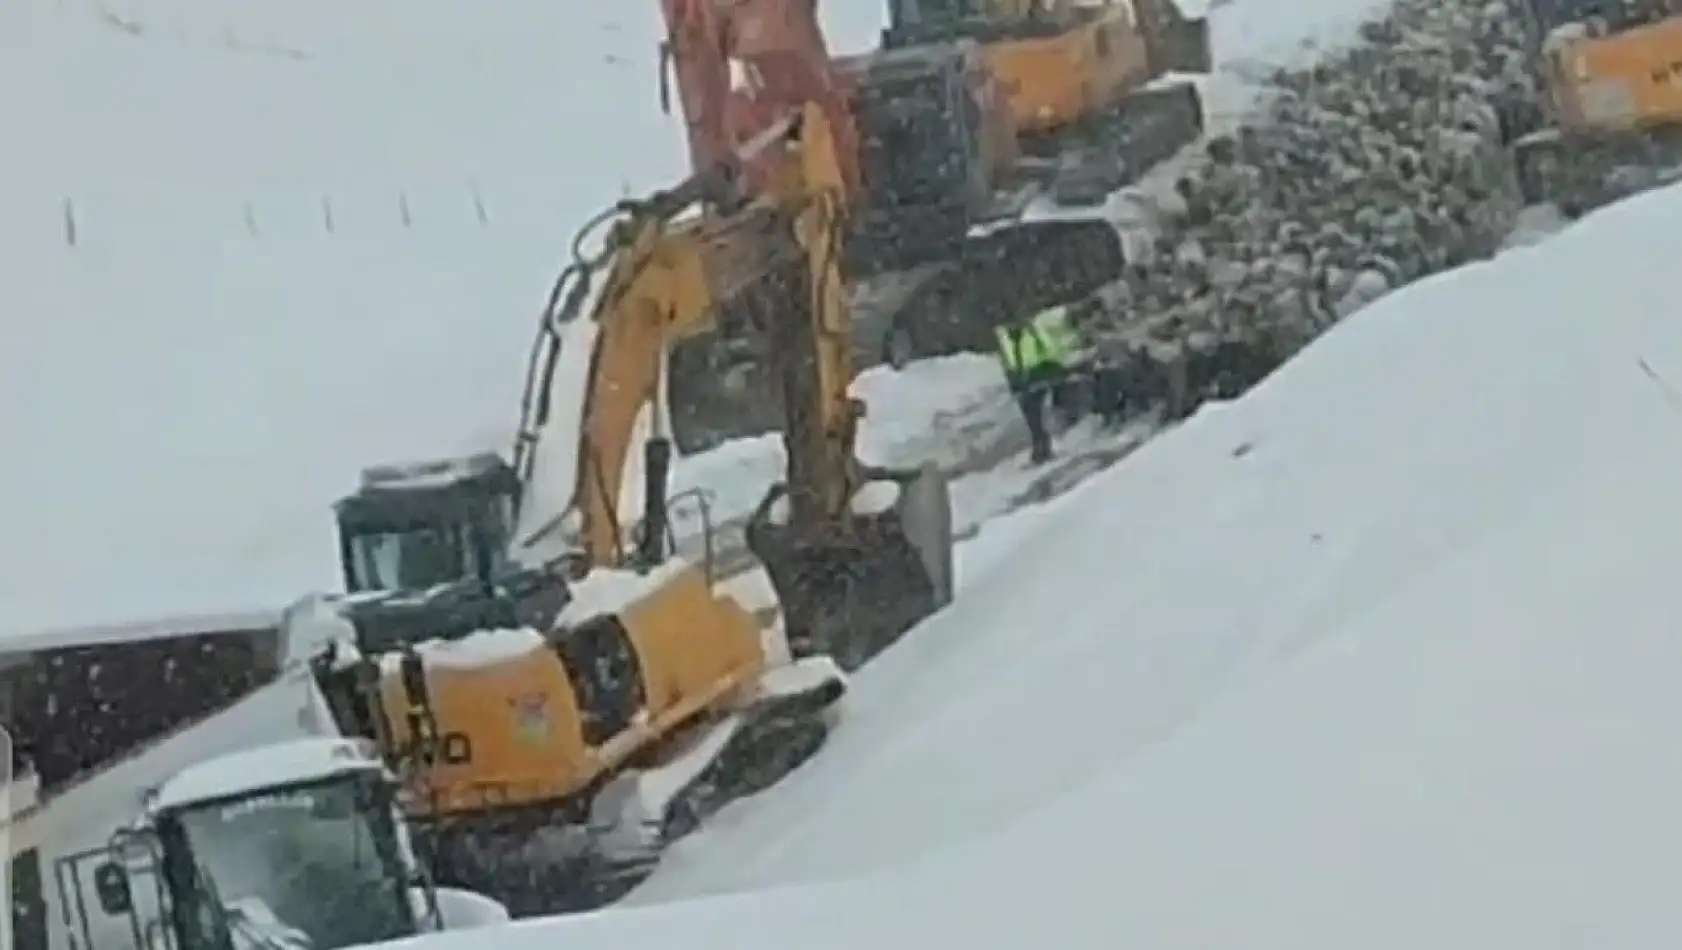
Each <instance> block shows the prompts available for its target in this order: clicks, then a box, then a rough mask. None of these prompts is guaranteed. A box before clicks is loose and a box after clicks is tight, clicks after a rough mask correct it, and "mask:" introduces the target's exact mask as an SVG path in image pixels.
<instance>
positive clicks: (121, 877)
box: [93, 861, 134, 916]
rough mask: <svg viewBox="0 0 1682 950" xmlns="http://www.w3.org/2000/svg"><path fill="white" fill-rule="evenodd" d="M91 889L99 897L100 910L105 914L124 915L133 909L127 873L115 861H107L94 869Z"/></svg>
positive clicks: (132, 898)
mask: <svg viewBox="0 0 1682 950" xmlns="http://www.w3.org/2000/svg"><path fill="white" fill-rule="evenodd" d="M93 888H94V892H95V893H96V894H98V895H99V906H100V909H101V910H104V911H105V912H106V913H107V914H110V915H112V916H116V915H118V914H126V913H128V912H129V911H130V910H132V909H133V908H134V897H133V895H132V894H130V893H129V886H128V872H127V871H125V870H123V868H122V866H121V865H119V864H117V863H116V862H115V861H107V862H105V863H104V864H101V865H100V866H99V867H97V868H94V871H93Z"/></svg>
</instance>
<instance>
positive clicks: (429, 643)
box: [285, 106, 952, 916]
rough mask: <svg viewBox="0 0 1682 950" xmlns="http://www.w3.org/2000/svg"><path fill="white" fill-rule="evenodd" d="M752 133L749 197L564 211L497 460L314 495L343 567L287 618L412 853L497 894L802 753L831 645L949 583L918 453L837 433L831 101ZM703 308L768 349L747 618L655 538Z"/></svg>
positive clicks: (591, 862) (608, 851) (584, 859)
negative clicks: (759, 169)
mask: <svg viewBox="0 0 1682 950" xmlns="http://www.w3.org/2000/svg"><path fill="white" fill-rule="evenodd" d="M756 148H758V149H761V150H765V151H768V152H770V153H771V154H772V155H773V156H774V157H775V165H776V167H777V169H778V171H777V174H776V175H775V178H774V180H773V181H772V182H770V183H769V185H768V187H766V188H765V189H764V190H763V191H762V192H761V193H760V194H759V195H758V196H757V197H755V198H754V199H753V200H751V201H748V202H745V203H743V202H732V201H729V200H727V198H726V196H725V192H727V191H728V190H729V188H730V180H731V177H732V176H730V175H729V174H728V171H729V170H728V168H727V167H721V168H719V169H716V170H713V171H710V172H707V173H704V174H701V175H697V176H695V177H693V178H691V179H690V180H688V181H686V182H684V183H683V184H681V185H680V186H678V187H676V188H673V189H672V190H669V191H664V192H660V193H657V194H654V195H652V196H649V197H647V198H644V199H640V200H631V201H624V202H620V203H619V204H617V205H616V206H614V207H613V208H612V209H610V210H609V211H608V212H606V213H604V214H603V215H601V216H600V217H599V218H598V219H597V220H596V221H594V222H592V224H591V226H588V227H587V228H586V229H585V233H587V234H588V233H597V232H598V231H599V233H600V234H601V235H602V236H603V238H604V240H603V243H602V246H601V247H600V248H599V249H598V250H595V251H587V250H586V249H585V247H584V241H583V240H582V239H583V237H584V235H583V234H581V236H580V237H581V240H580V241H579V242H577V243H575V249H576V251H577V253H576V255H575V262H574V263H573V265H572V266H570V267H569V268H567V270H566V272H565V274H564V275H563V276H562V278H561V280H559V281H558V282H557V284H556V287H555V290H554V292H553V294H552V296H551V299H550V301H549V304H548V305H547V306H546V308H545V312H544V316H543V320H542V322H541V329H540V332H539V335H538V344H537V346H536V347H535V348H534V351H533V354H532V363H531V369H530V372H529V374H528V386H527V398H526V400H525V402H524V406H523V420H522V426H521V432H520V439H519V441H518V444H517V446H516V448H515V451H514V453H513V460H512V462H511V463H510V462H506V461H503V460H502V459H500V458H498V457H496V456H481V457H475V458H470V459H455V460H444V461H439V462H435V463H427V464H420V465H410V466H386V467H381V468H377V469H371V470H369V471H367V472H365V473H364V478H363V485H362V487H361V489H360V490H359V491H357V492H356V493H355V494H353V495H351V496H350V497H348V498H346V499H344V500H343V501H342V502H340V504H339V505H338V506H337V516H338V522H339V534H340V545H341V554H342V560H343V563H344V574H345V583H346V586H347V592H346V594H344V595H343V596H339V597H334V598H329V599H325V600H323V599H319V598H318V599H313V600H309V601H305V602H301V603H300V604H299V605H298V606H297V607H296V608H295V609H294V610H293V611H291V612H290V613H289V619H288V624H287V628H286V631H285V633H286V637H287V641H288V642H289V643H291V644H294V645H296V644H301V643H302V644H313V646H311V647H309V648H308V652H310V653H311V654H312V655H313V660H312V666H313V668H314V670H315V673H316V679H317V682H318V683H319V684H320V686H321V688H322V691H323V694H324V697H325V698H326V700H327V703H328V705H329V706H330V708H331V709H332V710H333V715H334V718H335V720H336V722H337V723H338V725H339V728H340V730H341V731H342V732H344V733H346V734H349V735H359V736H365V737H367V738H370V739H372V740H373V741H374V743H375V745H376V746H377V748H379V749H380V750H381V753H382V755H383V756H384V758H385V759H386V761H387V763H388V764H389V765H390V766H391V767H392V768H393V769H394V770H395V771H396V772H397V773H398V774H399V775H401V776H403V777H404V779H405V787H406V789H407V793H408V794H407V797H406V799H405V804H406V812H407V815H408V817H409V818H410V820H411V821H412V822H414V823H415V826H416V827H417V829H418V830H419V832H420V833H419V835H418V838H419V840H420V844H421V850H422V852H423V854H424V856H426V858H427V859H428V863H429V866H430V867H431V868H432V870H433V872H434V875H435V876H436V878H437V879H438V880H439V882H440V883H441V884H444V885H446V886H452V887H458V888H462V889H466V890H471V891H475V892H478V893H481V894H486V895H488V896H491V897H493V898H495V899H497V900H498V901H500V902H501V903H503V904H504V905H505V906H507V907H508V908H509V909H510V911H511V912H512V913H513V914H515V915H516V916H527V915H534V914H551V913H557V912H562V911H566V910H573V909H582V908H589V907H595V906H599V905H601V904H603V903H606V902H608V901H611V900H613V899H615V898H616V897H617V896H618V895H620V894H622V893H623V892H624V891H625V890H627V889H628V888H630V887H633V886H635V884H636V883H637V882H639V881H640V880H642V879H643V878H644V877H646V876H647V874H648V873H650V872H651V871H652V869H653V867H654V866H655V864H656V863H657V859H658V856H659V854H660V852H661V849H662V848H663V847H664V845H665V844H666V843H667V842H669V841H671V840H673V839H674V838H676V837H677V836H680V835H682V834H684V833H686V832H687V831H689V830H690V829H692V828H694V827H696V825H697V824H698V823H699V822H700V821H702V820H703V819H704V818H705V817H706V816H707V815H708V814H710V813H711V812H712V811H713V810H714V809H716V808H718V807H719V806H720V805H722V804H723V803H725V802H728V801H730V800H732V799H734V798H738V797H740V796H742V795H745V794H751V793H753V792H756V791H758V790H760V789H763V788H764V787H766V786H768V785H769V784H771V783H772V782H774V781H776V780H777V779H778V778H779V777H780V776H781V775H783V774H784V773H786V772H788V771H789V770H790V769H792V768H795V767H797V766H798V765H799V764H800V763H801V762H802V761H804V760H805V759H806V758H807V757H809V756H810V755H811V754H813V753H814V752H815V751H816V750H817V748H819V747H820V746H821V744H822V743H823V741H824V739H825V737H826V736H827V730H828V727H829V723H830V718H831V717H832V716H833V715H834V712H835V710H836V708H837V704H838V702H839V700H840V699H841V697H842V695H843V693H844V690H845V675H846V671H847V670H849V669H851V668H853V667H856V666H857V665H859V664H860V663H863V662H864V661H865V660H866V659H868V658H869V657H870V656H872V655H874V654H875V653H876V652H878V651H880V650H881V649H883V648H884V647H885V646H887V645H888V644H889V643H891V642H892V641H893V640H894V639H896V638H897V637H899V636H900V635H902V634H903V633H905V632H906V631H907V630H908V629H909V628H910V627H911V626H913V625H915V624H916V623H917V622H919V621H920V620H922V619H923V618H925V617H927V616H928V615H930V614H931V613H933V612H935V611H936V610H938V609H939V608H940V607H942V606H943V605H945V604H946V603H948V602H949V601H950V600H951V597H952V533H951V512H950V500H949V497H948V488H947V484H946V482H945V480H944V478H943V476H941V475H940V474H939V473H938V472H937V471H935V470H933V469H924V470H917V471H888V470H879V469H872V468H868V467H866V466H864V465H862V464H861V463H860V461H859V460H858V459H857V458H856V456H855V454H854V439H855V433H856V429H857V425H858V420H859V417H860V414H861V412H862V407H861V406H860V405H859V404H858V403H857V402H856V401H854V400H852V399H850V398H849V396H848V392H847V384H848V381H849V380H850V378H851V364H850V351H849V347H848V345H847V340H848V329H849V328H848V313H847V309H846V306H845V300H844V298H843V296H842V294H841V282H840V274H839V269H838V262H839V256H840V253H841V246H840V243H839V242H840V239H841V237H842V235H843V234H844V233H845V229H846V221H845V210H846V208H845V204H844V202H843V201H841V200H840V187H841V183H840V170H839V166H838V164H837V161H836V148H835V141H834V138H833V136H832V134H831V127H830V125H829V123H828V119H827V117H826V116H825V114H824V112H823V111H822V110H821V109H819V108H816V107H812V106H808V107H805V108H803V109H801V110H798V111H795V112H791V113H790V114H789V115H788V116H787V117H785V119H784V120H783V121H782V122H781V123H779V124H778V125H777V126H776V128H775V130H774V134H771V135H767V136H766V137H765V138H764V139H763V140H761V141H760V142H759V143H758V144H757V146H756ZM753 157H755V158H764V155H763V154H761V153H760V152H755V153H753ZM726 206H733V208H734V210H732V211H731V212H729V213H722V212H720V211H718V210H716V209H718V208H722V207H726ZM707 209H714V210H707ZM723 320H736V321H743V322H744V325H745V326H747V327H751V329H752V332H754V333H755V334H756V335H757V336H758V338H759V339H760V341H761V344H762V346H763V348H764V351H765V352H767V353H769V354H772V356H773V358H774V359H775V360H776V371H777V374H778V378H779V380H780V383H781V390H782V394H783V399H782V401H781V403H780V405H782V406H783V407H784V408H785V411H786V416H785V418H784V419H783V424H782V426H781V428H782V432H783V441H784V446H785V449H786V454H787V471H786V478H785V480H784V481H783V482H781V483H780V484H777V485H775V486H772V487H771V488H770V490H769V492H768V494H767V496H766V497H765V499H764V501H763V503H761V504H760V505H759V506H758V508H757V510H756V511H755V512H754V513H753V515H752V516H751V518H750V519H749V520H748V523H747V527H746V537H747V544H748V547H749V548H750V549H751V550H752V552H753V553H754V554H755V555H756V556H757V557H758V559H759V561H760V562H761V563H762V564H763V566H764V568H765V570H766V572H767V573H768V574H769V576H770V580H771V586H772V587H773V588H774V590H775V595H776V601H777V603H776V605H775V606H776V607H778V608H780V614H781V618H782V623H781V625H780V626H774V627H773V628H772V629H770V630H767V629H765V628H764V626H763V625H762V623H761V622H760V621H759V620H758V619H757V618H756V615H755V612H754V610H753V609H752V608H753V607H755V606H758V605H755V604H753V603H750V602H744V599H743V598H742V597H740V596H738V595H736V594H734V593H732V592H731V591H730V590H729V589H727V587H726V586H725V585H723V584H722V583H720V579H719V578H715V577H714V576H712V575H713V571H712V565H711V564H710V563H708V562H707V559H705V558H703V559H702V562H701V563H693V564H692V563H688V562H686V561H684V560H683V559H682V558H679V557H676V556H675V555H674V554H673V550H674V544H673V541H674V539H673V538H672V537H671V523H670V520H671V519H670V518H669V515H668V505H667V502H668V499H667V490H668V481H669V474H670V462H671V459H672V448H671V441H670V439H669V437H668V435H667V434H666V432H665V422H664V421H663V420H665V419H666V418H667V417H668V416H669V415H670V409H669V407H667V406H665V405H664V402H665V399H666V393H665V391H664V390H665V387H664V385H663V379H664V374H663V369H664V367H665V362H666V355H667V353H668V352H669V350H670V349H671V347H672V346H674V345H675V344H676V343H677V341H679V340H680V339H681V338H683V337H684V336H685V335H687V334H694V333H703V332H716V325H717V323H718V322H719V321H723ZM639 469H640V471H639ZM638 475H640V478H639V477H637V476H638ZM637 487H640V488H641V489H642V491H641V492H636V491H628V490H627V489H634V488H637ZM639 494H640V500H637V501H635V503H634V506H633V505H632V504H628V503H627V502H626V498H627V497H633V498H634V497H635V496H637V495H639ZM707 549H708V550H710V549H711V545H710V544H709V545H708V546H707ZM294 648H296V647H294ZM785 654H786V655H785Z"/></svg>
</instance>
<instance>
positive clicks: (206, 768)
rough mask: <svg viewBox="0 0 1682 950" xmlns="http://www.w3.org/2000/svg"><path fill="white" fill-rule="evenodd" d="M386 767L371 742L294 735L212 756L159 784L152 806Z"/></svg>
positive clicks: (188, 803)
mask: <svg viewBox="0 0 1682 950" xmlns="http://www.w3.org/2000/svg"><path fill="white" fill-rule="evenodd" d="M372 771H380V772H383V771H385V764H384V763H383V762H381V761H380V759H379V757H378V756H376V755H374V753H373V751H372V749H370V748H369V747H368V745H367V743H365V742H362V741H359V740H352V739H340V738H310V739H294V740H291V741H288V742H279V743H275V744H273V745H266V746H260V747H258V748H255V749H247V750H245V751H242V752H234V753H230V754H228V755H223V756H218V757H216V758H213V759H207V760H205V761H203V762H200V763H198V764H196V765H191V766H188V767H187V768H185V769H182V770H181V772H180V773H178V774H177V775H176V776H175V777H174V778H171V779H169V780H168V781H166V782H164V783H163V784H162V785H160V786H158V789H157V792H156V794H155V795H154V796H153V798H152V801H151V802H150V803H149V810H150V811H152V812H158V811H165V810H169V809H175V808H184V807H187V806H191V805H196V804H199V803H201V802H208V801H215V800H216V799H219V798H229V797H232V796H236V795H241V794H244V793H246V792H251V791H257V790H261V789H269V788H278V787H281V786H286V785H296V784H300V783H303V782H310V781H314V780H317V779H328V778H333V777H334V776H337V775H343V774H346V773H350V772H372Z"/></svg>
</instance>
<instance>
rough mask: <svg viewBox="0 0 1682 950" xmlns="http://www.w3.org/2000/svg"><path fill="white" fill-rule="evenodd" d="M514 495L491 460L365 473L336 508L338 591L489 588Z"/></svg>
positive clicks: (516, 485)
mask: <svg viewBox="0 0 1682 950" xmlns="http://www.w3.org/2000/svg"><path fill="white" fill-rule="evenodd" d="M519 491H520V482H519V478H518V477H517V476H516V475H515V474H514V470H513V468H512V467H510V466H509V465H508V464H507V463H506V462H504V461H503V460H502V459H501V458H499V457H497V456H495V455H480V456H474V457H472V458H468V459H447V460H441V461H437V462H431V463H424V464H421V465H410V466H384V467H375V468H370V469H367V470H366V471H364V472H363V473H362V485H361V487H360V489H359V490H358V491H357V492H356V493H355V494H353V495H351V496H350V497H348V498H345V499H344V500H342V501H340V502H339V504H338V505H337V506H336V508H335V513H336V515H337V518H338V524H339V558H340V562H341V565H342V568H343V572H344V583H345V590H346V591H347V592H349V593H353V594H355V593H361V592H364V591H422V590H428V589H430V588H434V587H437V586H439V585H443V584H450V583H455V582H459V581H463V580H467V579H477V580H480V581H486V582H488V581H489V579H490V577H491V576H492V575H493V574H494V573H495V572H496V571H497V570H498V568H499V567H500V566H501V565H502V563H503V561H504V560H505V558H506V556H507V549H508V541H509V537H510V535H511V533H512V531H513V524H514V512H515V506H516V504H517V502H518V498H519Z"/></svg>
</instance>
